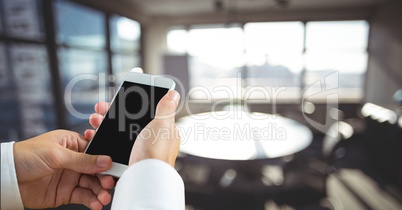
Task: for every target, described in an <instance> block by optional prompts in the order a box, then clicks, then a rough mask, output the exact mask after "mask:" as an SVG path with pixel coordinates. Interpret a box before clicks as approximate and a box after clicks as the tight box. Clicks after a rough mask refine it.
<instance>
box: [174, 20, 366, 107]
mask: <svg viewBox="0 0 402 210" xmlns="http://www.w3.org/2000/svg"><path fill="white" fill-rule="evenodd" d="M367 37H368V24H367V22H366V21H327V22H307V23H303V22H266V23H247V24H245V25H244V26H238V25H237V26H236V25H213V26H210V25H209V26H192V27H189V28H188V29H183V28H181V29H180V28H173V29H172V30H170V31H169V33H168V37H167V40H168V49H169V50H170V51H171V52H174V53H179V54H180V53H182V54H188V55H190V57H191V61H190V62H189V63H190V65H189V72H190V77H191V81H190V86H191V88H203V89H207V90H208V91H209V92H210V93H211V95H212V96H213V97H214V98H227V97H228V95H227V94H226V95H225V94H223V93H224V91H223V92H222V91H216V90H219V88H218V87H222V86H226V87H228V88H230V89H232V90H235V91H233V92H234V93H235V97H243V98H247V99H262V100H263V101H267V99H268V100H270V101H271V100H272V99H275V100H285V101H296V102H297V101H300V100H301V98H302V97H305V94H304V93H305V92H306V91H307V90H308V91H310V92H311V89H317V88H320V89H321V90H325V89H326V88H327V89H328V88H329V87H330V88H334V87H336V92H337V94H338V95H339V99H340V100H348V99H350V100H355V101H356V100H360V99H361V97H362V91H363V78H364V73H365V71H366V68H367V44H368V39H367ZM334 75H335V77H334ZM320 82H321V83H320ZM316 84H320V85H318V86H317V85H316ZM220 89H222V88H220ZM238 92H240V93H238ZM316 92H317V93H316V94H313V95H312V96H311V95H309V99H311V100H315V99H317V100H321V99H323V98H324V97H325V94H326V93H325V91H316ZM204 96H205V95H203V94H193V95H191V97H195V98H197V97H204ZM229 97H230V96H229Z"/></svg>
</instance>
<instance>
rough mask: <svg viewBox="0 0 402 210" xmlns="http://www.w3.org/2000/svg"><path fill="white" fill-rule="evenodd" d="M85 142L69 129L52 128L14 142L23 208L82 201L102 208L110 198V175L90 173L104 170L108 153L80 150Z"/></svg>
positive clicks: (45, 206)
mask: <svg viewBox="0 0 402 210" xmlns="http://www.w3.org/2000/svg"><path fill="white" fill-rule="evenodd" d="M87 144H88V141H87V140H86V139H84V137H82V136H80V135H79V134H77V133H75V132H71V131H65V130H56V131H52V132H48V133H45V134H42V135H40V136H37V137H34V138H32V139H28V140H26V141H21V142H18V143H15V144H14V162H15V169H16V173H17V179H18V186H19V190H20V193H21V198H22V202H23V204H24V207H26V208H35V209H39V208H51V207H57V206H60V205H63V204H70V203H71V204H84V205H85V206H87V207H89V208H91V209H99V210H100V209H102V206H103V205H107V204H108V203H110V201H111V195H110V193H109V191H108V190H109V189H111V188H112V187H114V184H115V183H114V180H113V178H112V177H110V176H100V175H98V176H96V175H90V174H95V173H99V172H102V171H106V170H108V169H109V168H110V167H111V166H112V160H111V158H110V157H108V156H94V155H87V154H84V153H80V152H83V151H84V149H85V148H86V146H87Z"/></svg>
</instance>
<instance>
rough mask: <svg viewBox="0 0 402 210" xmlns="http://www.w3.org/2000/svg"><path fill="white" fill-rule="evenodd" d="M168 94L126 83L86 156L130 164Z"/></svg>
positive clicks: (152, 87) (157, 88)
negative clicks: (137, 141) (134, 149)
mask: <svg viewBox="0 0 402 210" xmlns="http://www.w3.org/2000/svg"><path fill="white" fill-rule="evenodd" d="M168 91H169V90H168V89H167V88H161V87H155V86H149V85H143V84H137V83H132V82H127V81H125V82H124V83H123V85H122V86H121V87H120V89H119V92H118V93H117V95H116V96H115V99H114V101H113V103H112V104H111V106H110V108H109V111H108V112H107V113H106V115H105V118H104V120H103V121H102V124H101V125H100V127H99V128H98V130H97V132H96V134H95V136H94V138H93V139H92V141H91V143H90V145H89V147H88V148H87V150H86V153H87V154H92V155H108V156H110V157H111V158H112V160H113V162H116V163H121V164H125V165H128V161H129V158H130V153H131V149H132V147H133V145H134V141H135V139H136V138H137V136H138V134H139V133H140V132H141V130H142V129H143V128H144V127H145V126H146V125H147V124H148V123H149V122H151V120H152V119H154V117H155V111H156V106H157V104H158V102H159V101H160V100H161V98H162V97H163V96H164V95H165V94H166V93H167V92H168Z"/></svg>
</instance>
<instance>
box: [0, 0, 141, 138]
mask: <svg viewBox="0 0 402 210" xmlns="http://www.w3.org/2000/svg"><path fill="white" fill-rule="evenodd" d="M50 15H54V17H49V16H50ZM53 35H55V36H53ZM140 35H141V31H140V24H139V23H138V22H136V21H134V20H131V19H127V18H124V17H121V16H118V15H115V14H111V13H106V12H104V11H100V10H97V9H94V8H90V7H87V6H83V5H81V4H79V3H77V1H71V0H54V1H42V0H18V1H16V0H0V116H1V117H0V141H1V140H5V141H7V140H21V139H26V138H29V137H32V136H35V135H38V134H41V133H44V132H46V131H48V130H51V129H55V128H66V129H73V130H76V131H82V129H85V128H86V126H88V116H89V114H91V113H93V106H94V104H95V103H96V102H97V101H99V100H110V97H109V96H110V95H111V94H109V93H112V92H113V90H114V89H111V90H110V91H109V90H108V87H111V86H113V85H118V83H119V80H117V81H116V80H115V79H114V78H113V77H109V76H110V74H117V75H119V73H121V74H125V73H126V72H128V71H129V70H130V69H131V68H132V67H134V66H140V60H141V59H140V50H141V47H140ZM120 78H122V76H121V77H120ZM69 85H70V86H69ZM65 96H66V97H65Z"/></svg>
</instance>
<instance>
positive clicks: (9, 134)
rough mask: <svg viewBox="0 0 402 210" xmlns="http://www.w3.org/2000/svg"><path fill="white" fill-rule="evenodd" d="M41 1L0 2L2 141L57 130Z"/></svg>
mask: <svg viewBox="0 0 402 210" xmlns="http://www.w3.org/2000/svg"><path fill="white" fill-rule="evenodd" d="M41 7H42V1H36V0H19V1H14V0H3V1H0V10H1V11H0V112H1V113H0V116H1V117H0V139H1V140H21V139H25V138H28V137H32V136H34V135H38V134H40V133H43V132H45V131H47V130H49V129H53V128H55V127H56V125H55V112H54V101H53V97H52V91H51V82H50V81H51V80H50V73H49V67H48V56H47V53H46V47H45V40H44V34H45V33H44V28H43V22H42V21H43V17H42V12H41Z"/></svg>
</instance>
